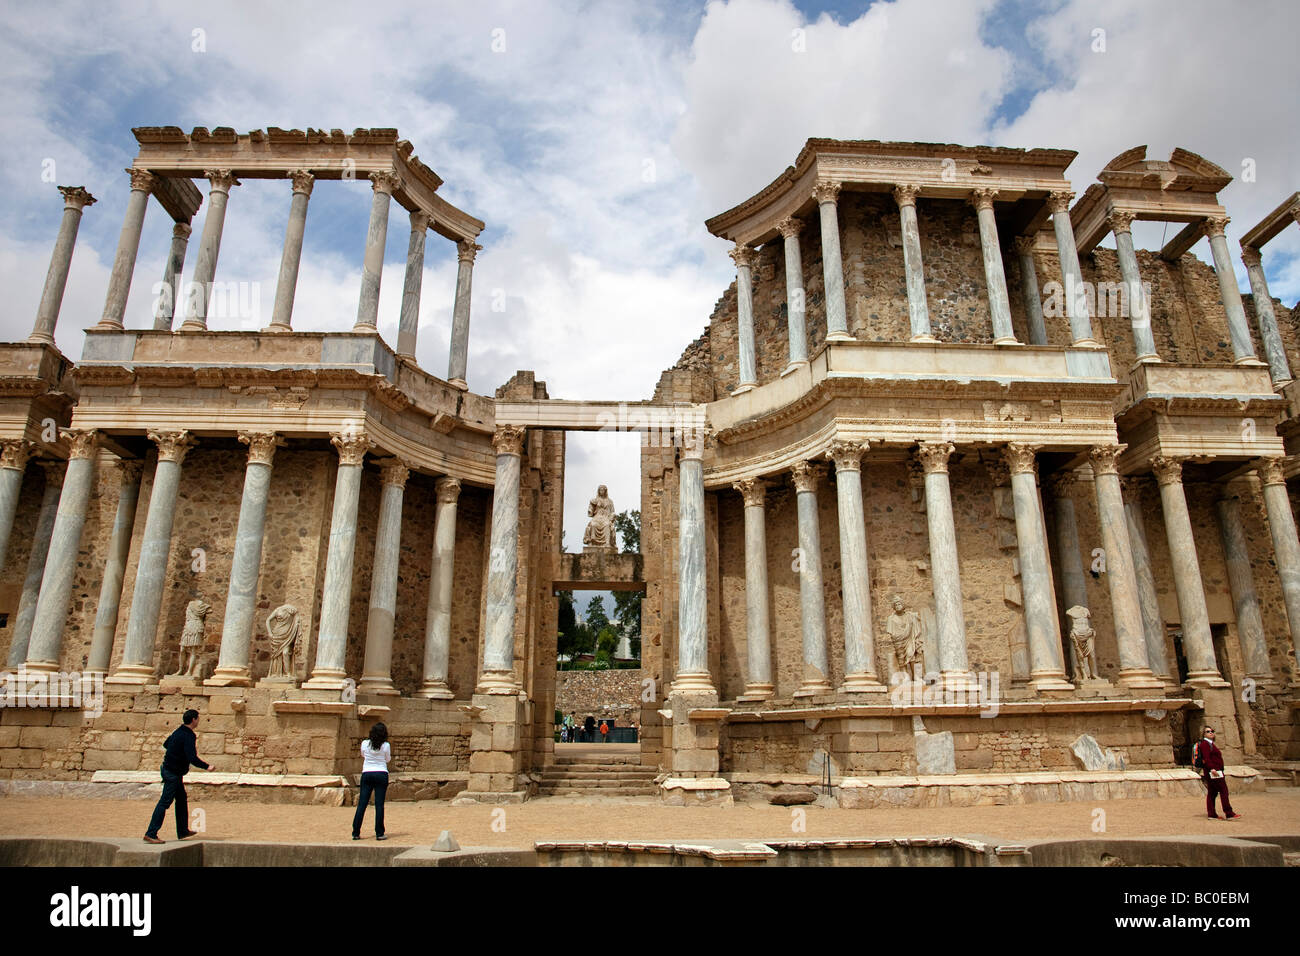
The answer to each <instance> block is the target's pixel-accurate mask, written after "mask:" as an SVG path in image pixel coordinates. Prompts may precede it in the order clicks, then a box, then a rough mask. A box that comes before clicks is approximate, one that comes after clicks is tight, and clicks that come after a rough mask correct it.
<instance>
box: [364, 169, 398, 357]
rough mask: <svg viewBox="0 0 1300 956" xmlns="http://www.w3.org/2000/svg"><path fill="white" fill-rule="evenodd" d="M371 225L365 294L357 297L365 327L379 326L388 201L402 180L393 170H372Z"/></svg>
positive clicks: (368, 238) (367, 236) (367, 238)
mask: <svg viewBox="0 0 1300 956" xmlns="http://www.w3.org/2000/svg"><path fill="white" fill-rule="evenodd" d="M370 180H371V182H372V184H373V195H372V196H371V198H370V226H369V228H368V229H367V230H366V257H365V260H364V262H363V263H362V266H361V295H360V297H359V298H358V300H357V321H356V325H355V326H354V328H356V329H358V330H361V331H368V330H375V329H378V327H379V281H380V279H381V278H383V273H384V246H385V244H386V242H387V240H388V205H389V201H390V200H391V199H392V198H393V192H394V190H396V189H397V187H398V186H399V185H400V184H401V181H400V180H399V179H398V177H397V176H395V175H393V174H392V173H371V174H370Z"/></svg>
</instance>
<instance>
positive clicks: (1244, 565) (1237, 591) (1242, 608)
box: [1215, 492, 1273, 680]
mask: <svg viewBox="0 0 1300 956" xmlns="http://www.w3.org/2000/svg"><path fill="white" fill-rule="evenodd" d="M1215 511H1216V512H1217V513H1218V516H1219V533H1220V535H1222V537H1223V560H1224V564H1225V565H1226V566H1227V568H1228V586H1229V588H1231V590H1232V608H1233V611H1234V612H1235V613H1236V615H1237V636H1238V638H1240V640H1241V654H1242V657H1243V658H1244V659H1245V662H1246V676H1247V677H1251V678H1254V679H1255V680H1271V679H1272V677H1273V672H1272V670H1271V669H1270V667H1269V664H1268V642H1267V639H1266V637H1265V635H1264V618H1263V615H1262V614H1261V613H1260V610H1259V595H1258V593H1257V592H1256V591H1255V575H1254V573H1253V572H1252V571H1251V569H1250V550H1249V548H1248V547H1247V544H1246V530H1245V528H1244V527H1243V526H1242V523H1241V500H1240V499H1239V498H1238V497H1237V496H1236V495H1234V494H1232V493H1231V492H1227V493H1225V495H1224V497H1222V498H1220V499H1219V500H1218V501H1217V502H1216V503H1215Z"/></svg>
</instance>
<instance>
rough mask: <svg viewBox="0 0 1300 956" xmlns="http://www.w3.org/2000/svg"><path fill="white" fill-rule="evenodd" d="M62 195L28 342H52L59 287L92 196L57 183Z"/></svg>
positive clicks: (64, 282)
mask: <svg viewBox="0 0 1300 956" xmlns="http://www.w3.org/2000/svg"><path fill="white" fill-rule="evenodd" d="M59 192H61V193H62V194H63V221H62V222H61V223H59V235H58V238H57V239H55V240H54V252H53V254H52V255H51V256H50V268H49V271H48V272H46V273H45V287H44V289H43V290H42V291H41V304H40V306H39V307H38V308H37V309H36V324H35V326H33V328H32V334H31V335H29V336H28V337H27V341H29V342H44V343H45V344H46V345H53V344H54V326H55V325H56V324H57V323H58V321H59V307H60V306H61V305H62V304H63V290H64V288H66V287H67V284H68V270H69V269H70V268H71V267H72V250H73V248H75V246H76V245H77V229H78V227H79V226H80V225H81V212H82V210H83V209H85V208H86V207H87V206H90V205H93V204H94V202H95V197H94V196H92V195H91V194H90V193H88V192H86V190H85V188H84V187H81V186H60V187H59Z"/></svg>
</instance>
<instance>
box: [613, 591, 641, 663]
mask: <svg viewBox="0 0 1300 956" xmlns="http://www.w3.org/2000/svg"><path fill="white" fill-rule="evenodd" d="M643 597H645V595H643V594H642V593H641V592H640V591H615V592H614V621H615V622H616V623H617V625H618V631H619V633H620V634H621V635H622V636H623V637H626V638H627V639H628V643H630V644H631V645H632V656H633V657H634V658H636V659H637V660H640V659H641V599H642V598H643Z"/></svg>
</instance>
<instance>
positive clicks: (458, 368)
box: [447, 239, 483, 391]
mask: <svg viewBox="0 0 1300 956" xmlns="http://www.w3.org/2000/svg"><path fill="white" fill-rule="evenodd" d="M482 248H483V247H482V246H480V245H477V244H476V243H475V242H474V241H473V240H472V239H464V240H461V241H460V242H458V243H456V301H455V304H454V305H453V306H452V309H451V353H450V356H449V358H448V361H447V384H448V385H451V386H452V387H453V388H459V389H460V390H461V391H465V390H466V389H468V388H469V384H468V382H467V381H466V379H465V374H466V369H467V368H468V367H469V299H470V287H471V285H472V280H473V278H474V257H475V256H477V255H478V253H479V250H480V249H482Z"/></svg>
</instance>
